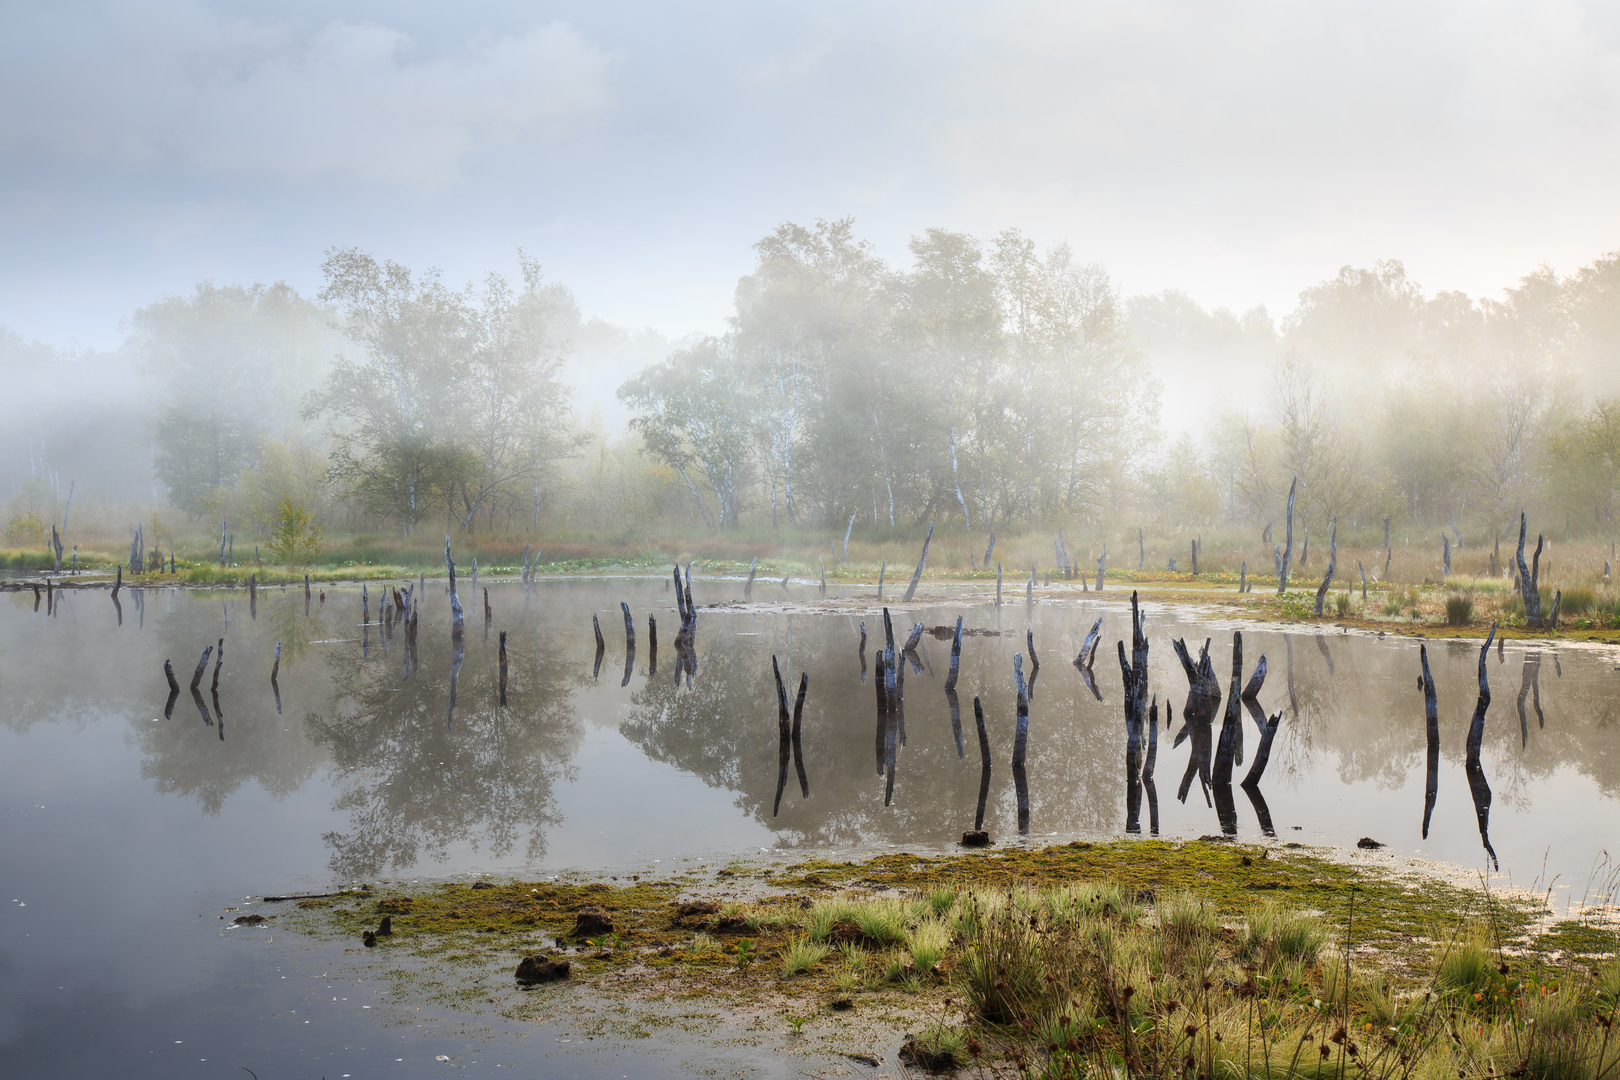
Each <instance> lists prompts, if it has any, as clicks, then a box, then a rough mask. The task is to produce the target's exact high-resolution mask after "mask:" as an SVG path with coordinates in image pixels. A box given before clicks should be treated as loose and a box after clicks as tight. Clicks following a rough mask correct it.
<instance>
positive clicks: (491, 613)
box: [484, 586, 495, 629]
mask: <svg viewBox="0 0 1620 1080" xmlns="http://www.w3.org/2000/svg"><path fill="white" fill-rule="evenodd" d="M494 621H495V609H494V608H492V607H490V606H489V588H488V586H485V588H484V626H485V628H486V629H487V628H488V627H489V624H490V623H492V622H494Z"/></svg>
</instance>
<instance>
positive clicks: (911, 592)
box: [900, 521, 934, 604]
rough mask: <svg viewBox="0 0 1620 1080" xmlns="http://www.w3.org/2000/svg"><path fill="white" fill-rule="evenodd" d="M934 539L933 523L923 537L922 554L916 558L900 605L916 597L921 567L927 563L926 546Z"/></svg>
mask: <svg viewBox="0 0 1620 1080" xmlns="http://www.w3.org/2000/svg"><path fill="white" fill-rule="evenodd" d="M933 539H934V523H933V522H932V521H930V522H929V523H928V535H927V536H925V537H923V546H922V554H921V555H919V556H918V557H917V569H916V570H914V571H912V574H911V584H910V585H908V586H906V595H905V596H904V597H902V598H901V601H900V602H901V603H902V604H909V603H911V598H912V597H914V596H916V595H917V583H918V582H919V581H921V580H922V575H923V567H924V566H925V565H927V563H928V544H929V542H930V541H932V540H933Z"/></svg>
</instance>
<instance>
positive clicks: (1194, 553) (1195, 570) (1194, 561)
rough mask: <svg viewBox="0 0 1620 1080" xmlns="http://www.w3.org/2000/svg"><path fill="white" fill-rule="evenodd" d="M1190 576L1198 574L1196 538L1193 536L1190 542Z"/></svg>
mask: <svg viewBox="0 0 1620 1080" xmlns="http://www.w3.org/2000/svg"><path fill="white" fill-rule="evenodd" d="M1192 576H1193V577H1197V576H1198V538H1197V537H1196V536H1195V537H1193V542H1192Z"/></svg>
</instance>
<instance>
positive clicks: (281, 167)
mask: <svg viewBox="0 0 1620 1080" xmlns="http://www.w3.org/2000/svg"><path fill="white" fill-rule="evenodd" d="M77 14H78V17H74V16H72V15H61V16H59V15H58V14H57V12H56V11H55V9H48V10H46V11H44V12H33V13H30V14H29V15H24V14H21V13H19V12H18V11H17V10H16V9H13V10H12V11H11V13H9V14H7V15H4V16H0V40H4V41H9V42H10V43H11V44H10V45H5V44H0V99H3V100H5V101H7V102H9V103H13V104H14V105H15V106H17V107H11V108H7V109H6V110H4V111H3V112H0V154H5V155H6V156H8V157H11V158H13V160H16V158H17V157H20V156H22V155H29V156H34V155H41V154H43V155H46V156H58V157H66V158H78V159H86V158H88V159H92V160H95V161H98V162H100V163H102V164H104V165H112V166H118V167H134V168H153V167H157V168H162V167H165V166H172V167H179V168H181V169H184V170H202V171H205V172H226V173H242V174H269V175H271V176H274V177H280V178H291V179H295V180H307V179H317V178H339V179H348V180H354V181H360V182H362V183H365V184H383V185H390V186H399V187H406V188H416V187H439V186H443V185H445V184H448V183H451V182H453V181H455V180H457V179H458V178H459V177H460V175H461V172H462V167H463V163H464V162H465V161H466V160H467V159H468V158H469V157H470V156H472V155H475V154H477V153H479V152H480V151H482V150H485V149H488V148H492V147H500V146H506V145H511V144H514V143H519V142H544V141H546V140H549V139H555V138H558V137H561V136H564V135H566V134H568V133H569V132H571V131H574V130H577V129H579V128H580V127H581V126H582V125H584V124H587V123H589V122H590V121H591V120H592V119H593V118H596V117H599V116H600V115H601V114H603V113H604V112H606V111H607V110H608V109H609V107H610V105H611V94H610V91H609V84H610V81H611V78H612V75H613V71H614V68H615V67H616V64H617V59H616V57H615V56H614V55H613V54H611V53H609V52H607V51H605V50H603V49H601V48H599V47H597V46H596V45H593V44H592V43H591V42H589V41H587V40H586V39H585V38H584V37H583V36H581V35H580V34H579V33H578V32H576V31H575V30H573V29H571V28H570V27H569V26H567V25H566V24H563V23H550V24H547V25H541V26H535V27H533V28H532V29H529V30H528V31H527V32H523V33H517V34H509V35H504V36H503V35H497V34H491V33H483V34H475V35H473V36H472V37H470V38H467V39H464V41H463V42H462V43H461V44H460V45H459V46H457V47H454V48H452V49H449V50H448V51H442V52H437V53H434V52H431V51H429V50H428V49H427V48H425V47H424V45H423V43H421V42H418V41H415V40H413V39H412V38H411V37H410V36H408V35H407V34H405V33H403V32H401V31H399V30H395V29H391V28H389V27H387V26H382V25H378V24H376V23H370V22H348V21H341V20H339V21H333V22H329V23H326V24H324V25H315V26H298V25H294V24H289V23H270V22H250V21H247V20H243V19H233V18H227V17H224V16H221V15H220V14H218V13H216V12H214V11H211V10H207V9H203V8H198V7H191V6H184V5H180V6H167V7H156V8H138V7H135V6H131V7H128V8H120V7H109V8H107V9H106V10H104V11H102V12H99V13H98V14H97V16H96V17H94V18H84V17H83V13H82V12H80V13H77Z"/></svg>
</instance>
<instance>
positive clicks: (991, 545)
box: [984, 529, 1001, 570]
mask: <svg viewBox="0 0 1620 1080" xmlns="http://www.w3.org/2000/svg"><path fill="white" fill-rule="evenodd" d="M995 550H996V530H994V529H991V530H990V542H989V543H988V544H986V545H984V567H985V569H986V570H988V569H989V568H990V553H991V552H993V551H995ZM996 565H998V566H999V565H1001V564H1000V563H997V564H996Z"/></svg>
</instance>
